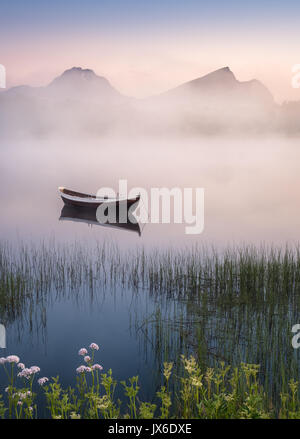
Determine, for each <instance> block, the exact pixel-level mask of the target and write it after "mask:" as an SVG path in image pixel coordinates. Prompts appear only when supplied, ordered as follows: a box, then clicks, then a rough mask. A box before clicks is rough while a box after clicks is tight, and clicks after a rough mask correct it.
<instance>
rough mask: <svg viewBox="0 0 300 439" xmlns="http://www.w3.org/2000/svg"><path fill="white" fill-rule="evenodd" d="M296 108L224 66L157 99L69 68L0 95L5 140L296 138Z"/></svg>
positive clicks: (0, 120) (0, 126)
mask: <svg viewBox="0 0 300 439" xmlns="http://www.w3.org/2000/svg"><path fill="white" fill-rule="evenodd" d="M299 116H300V106H299V105H297V104H293V105H292V104H291V103H287V104H285V105H283V106H279V105H277V104H275V102H274V99H273V97H272V95H271V93H270V92H269V91H268V89H267V88H266V87H265V86H264V85H263V84H262V83H261V82H259V81H258V80H251V81H239V80H237V78H236V77H235V75H234V74H233V72H232V71H231V70H230V68H229V67H223V68H221V69H218V70H216V71H214V72H211V73H209V74H207V75H205V76H202V77H199V78H196V79H193V80H192V81H189V82H186V83H184V84H181V85H179V86H178V87H176V88H173V89H171V90H168V91H167V92H165V93H161V94H160V95H156V96H152V97H150V98H146V99H134V98H130V97H127V96H124V95H122V94H121V93H119V92H118V91H117V90H116V89H115V88H114V87H113V86H112V85H111V84H110V82H109V81H108V80H107V79H106V78H104V77H102V76H98V75H96V74H95V73H94V72H93V70H90V69H83V68H81V67H73V68H71V69H68V70H66V71H65V72H63V73H62V74H61V75H60V76H58V77H57V78H55V79H54V80H53V81H52V82H51V83H50V84H49V85H47V86H45V87H29V86H20V87H14V88H11V89H10V90H7V91H4V92H2V93H1V94H0V130H1V133H2V135H4V134H5V133H6V134H7V135H16V134H19V135H22V136H23V135H26V134H30V135H35V136H36V135H39V136H44V135H56V134H62V133H63V134H68V135H69V134H70V135H78V134H84V135H85V136H87V135H91V136H93V135H103V134H111V133H113V134H116V133H117V134H119V133H120V134H128V133H130V134H132V135H136V134H139V135H147V136H148V135H151V134H162V133H163V134H164V133H167V134H176V135H198V134H209V135H217V134H222V135H223V134H226V133H228V134H233V133H248V134H249V133H254V134H258V133H271V132H274V131H275V132H278V131H281V132H286V131H290V130H291V131H293V132H296V131H297V130H299V128H298V122H297V121H298V120H299Z"/></svg>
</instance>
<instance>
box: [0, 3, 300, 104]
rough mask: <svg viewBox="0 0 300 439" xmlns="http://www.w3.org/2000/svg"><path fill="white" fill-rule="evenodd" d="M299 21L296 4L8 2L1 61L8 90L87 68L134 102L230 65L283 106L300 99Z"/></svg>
mask: <svg viewBox="0 0 300 439" xmlns="http://www.w3.org/2000/svg"><path fill="white" fill-rule="evenodd" d="M299 16H300V2H299V1H296V0H287V1H285V2H282V1H278V0H275V1H274V0H272V1H271V0H260V1H258V0H252V2H248V3H245V2H241V1H237V0H228V1H219V0H211V1H209V2H208V1H199V0H198V1H196V0H185V1H184V2H178V1H176V0H175V1H170V0H160V1H158V0H152V1H151V2H146V1H142V0H105V1H101V0H86V1H85V2H83V1H78V0H66V1H64V2H61V1H58V0H52V1H48V0H39V1H38V0H28V1H26V2H21V1H20V0H14V2H11V1H8V0H2V1H1V6H0V64H3V65H4V66H5V67H6V71H7V86H8V87H10V86H14V85H20V84H29V85H36V86H38V85H46V84H47V83H48V82H50V81H51V80H52V79H53V78H54V77H55V76H58V75H59V74H61V73H62V72H63V71H64V70H66V69H68V68H71V67H73V66H81V67H83V68H91V69H93V70H94V71H95V72H96V73H97V74H98V75H101V76H105V77H106V78H107V79H109V80H110V82H111V83H112V85H114V86H115V87H116V88H117V89H118V90H119V91H121V92H122V93H124V94H127V95H131V96H136V97H144V96H149V95H152V94H156V93H160V92H163V91H165V90H167V89H169V88H171V87H174V86H176V85H178V84H180V83H182V82H185V81H189V80H191V79H194V78H196V77H199V76H202V75H205V74H206V73H208V72H210V71H213V70H215V69H218V68H221V67H224V66H229V67H230V68H231V70H232V71H233V72H234V74H235V75H236V77H237V79H239V80H241V81H243V80H249V79H253V78H256V79H259V80H260V81H262V82H263V83H264V84H265V85H266V86H267V87H268V88H269V90H270V91H271V92H272V94H273V95H274V97H275V99H276V100H277V101H278V102H281V101H283V100H288V99H289V100H300V89H294V88H293V87H292V85H291V82H292V71H291V70H292V67H293V66H294V65H295V64H300V52H299V39H300V27H299V23H298V21H299Z"/></svg>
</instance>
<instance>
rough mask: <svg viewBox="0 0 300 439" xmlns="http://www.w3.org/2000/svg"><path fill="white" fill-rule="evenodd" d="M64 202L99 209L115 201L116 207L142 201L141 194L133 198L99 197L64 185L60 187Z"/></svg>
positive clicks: (129, 205)
mask: <svg viewBox="0 0 300 439" xmlns="http://www.w3.org/2000/svg"><path fill="white" fill-rule="evenodd" d="M58 190H59V193H60V196H61V198H62V200H63V202H64V203H65V204H66V205H67V206H74V207H84V208H88V209H97V208H98V207H99V206H100V205H101V204H107V205H108V204H110V203H115V204H116V207H120V205H121V204H127V208H128V209H129V207H131V206H132V205H133V204H135V203H138V202H139V201H140V195H137V196H136V197H133V198H126V197H117V198H111V197H97V196H96V195H89V194H83V193H81V192H76V191H72V190H70V189H66V188H64V187H59V188H58Z"/></svg>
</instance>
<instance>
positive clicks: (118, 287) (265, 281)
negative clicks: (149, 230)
mask: <svg viewBox="0 0 300 439" xmlns="http://www.w3.org/2000/svg"><path fill="white" fill-rule="evenodd" d="M116 291H125V292H126V291H130V292H131V293H132V294H137V295H140V296H142V295H144V296H145V297H150V298H151V299H152V300H153V301H154V303H157V311H156V312H155V313H153V314H151V315H147V316H144V315H143V316H138V318H137V321H136V322H135V325H134V330H135V331H136V332H137V334H138V335H139V336H140V337H141V339H144V346H145V349H148V347H149V346H151V349H152V350H153V352H154V353H155V355H156V362H157V366H158V367H159V365H161V364H162V363H163V362H164V361H170V360H172V361H173V362H174V368H175V370H176V373H181V372H182V370H181V368H182V365H181V362H180V361H179V358H180V354H182V353H185V354H186V355H189V354H193V355H194V356H195V357H196V359H197V361H198V362H199V364H201V365H203V366H206V367H215V365H216V364H217V362H219V361H225V362H226V363H228V364H232V365H233V366H235V365H238V364H240V363H241V362H245V363H246V362H247V363H257V364H260V365H261V368H260V371H259V374H258V378H259V380H260V383H261V384H262V385H263V386H264V390H265V392H266V393H267V395H268V397H269V400H270V401H272V403H273V404H274V406H279V404H280V397H279V395H280V392H281V391H282V389H283V388H284V389H286V390H287V388H288V382H289V380H290V379H291V378H293V377H295V376H297V374H298V373H299V368H298V363H299V354H298V352H297V351H295V350H294V349H293V348H292V346H291V337H292V333H291V328H292V326H293V325H294V324H295V323H298V321H297V320H298V316H299V309H300V307H299V301H300V294H299V293H300V249H299V247H295V248H293V249H291V248H288V247H286V248H284V249H282V248H264V247H259V248H255V247H246V246H245V247H237V248H228V249H226V250H224V251H223V252H217V251H215V250H214V249H207V248H200V247H199V248H197V247H194V248H193V249H190V250H187V249H185V250H168V251H163V250H156V251H148V252H146V251H145V250H144V249H142V248H137V249H135V250H131V251H121V250H120V249H119V248H118V247H117V246H114V245H111V244H106V243H104V244H101V245H100V244H95V246H94V247H92V248H86V247H84V245H83V244H79V243H73V244H72V245H71V244H69V245H58V244H56V243H55V242H52V243H42V244H40V245H25V244H19V245H18V246H17V247H13V246H11V245H10V244H8V243H4V242H2V243H0V308H1V311H0V318H1V320H2V321H5V322H7V323H9V322H11V321H13V320H15V319H17V320H21V319H22V317H23V316H24V315H26V316H29V318H31V317H30V316H32V313H33V312H34V310H35V312H37V313H38V315H39V317H40V318H41V319H44V320H46V317H45V309H46V307H47V304H48V303H49V302H51V301H53V300H55V299H56V298H57V296H60V295H63V296H65V297H71V298H72V300H78V301H80V300H79V298H80V295H81V294H84V295H89V297H90V298H91V300H93V298H95V297H96V296H99V295H103V294H107V293H108V294H111V293H112V292H116ZM162 305H163V306H162ZM44 323H45V324H46V322H44Z"/></svg>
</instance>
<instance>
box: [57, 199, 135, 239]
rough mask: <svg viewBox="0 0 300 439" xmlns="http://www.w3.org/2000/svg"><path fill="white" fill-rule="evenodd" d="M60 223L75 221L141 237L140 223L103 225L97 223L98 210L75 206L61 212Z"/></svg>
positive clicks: (65, 207) (65, 208)
mask: <svg viewBox="0 0 300 439" xmlns="http://www.w3.org/2000/svg"><path fill="white" fill-rule="evenodd" d="M59 220H60V221H74V222H80V223H85V224H88V225H90V226H93V225H94V226H103V227H111V228H114V229H121V230H127V231H130V232H136V233H138V235H139V236H141V229H140V225H139V223H132V222H130V221H129V219H128V221H127V222H126V223H120V222H109V221H108V222H107V223H105V224H101V223H99V222H98V221H97V216H96V210H95V209H78V208H77V207H73V206H64V207H63V208H62V210H61V214H60V218H59Z"/></svg>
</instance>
